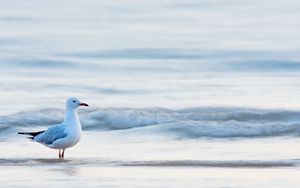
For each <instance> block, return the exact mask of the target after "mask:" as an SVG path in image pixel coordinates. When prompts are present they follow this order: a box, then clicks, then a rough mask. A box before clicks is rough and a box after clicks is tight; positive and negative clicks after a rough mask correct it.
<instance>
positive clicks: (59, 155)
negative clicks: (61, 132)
mask: <svg viewBox="0 0 300 188" xmlns="http://www.w3.org/2000/svg"><path fill="white" fill-rule="evenodd" d="M58 157H59V158H60V159H61V154H60V149H59V150H58Z"/></svg>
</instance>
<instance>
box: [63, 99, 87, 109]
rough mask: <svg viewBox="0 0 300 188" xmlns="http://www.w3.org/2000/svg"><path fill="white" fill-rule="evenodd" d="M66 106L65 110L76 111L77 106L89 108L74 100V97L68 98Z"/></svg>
mask: <svg viewBox="0 0 300 188" xmlns="http://www.w3.org/2000/svg"><path fill="white" fill-rule="evenodd" d="M66 106H67V109H76V108H78V107H79V106H89V105H88V104H86V103H83V102H81V101H80V100H78V99H76V98H75V97H70V98H68V99H67V102H66Z"/></svg>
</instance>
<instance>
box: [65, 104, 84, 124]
mask: <svg viewBox="0 0 300 188" xmlns="http://www.w3.org/2000/svg"><path fill="white" fill-rule="evenodd" d="M63 123H64V124H66V125H74V124H75V125H77V126H80V127H81V125H80V122H79V118H78V115H77V111H76V109H68V108H67V110H66V115H65V119H64V122H63Z"/></svg>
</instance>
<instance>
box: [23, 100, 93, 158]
mask: <svg viewBox="0 0 300 188" xmlns="http://www.w3.org/2000/svg"><path fill="white" fill-rule="evenodd" d="M80 106H89V105H88V104H86V103H82V102H80V100H78V99H76V98H74V97H71V98H68V99H67V101H66V114H65V119H64V121H63V122H62V123H61V124H57V125H53V126H51V127H49V128H48V129H47V130H43V131H38V132H18V134H25V135H30V137H28V138H29V139H32V140H33V141H35V142H38V143H40V144H43V145H45V146H47V147H49V148H52V149H58V150H59V151H58V156H59V159H63V158H64V157H65V150H66V149H67V148H69V147H72V146H74V145H75V144H77V143H78V142H79V140H80V138H81V124H80V121H79V118H78V115H77V111H76V109H77V108H78V107H80Z"/></svg>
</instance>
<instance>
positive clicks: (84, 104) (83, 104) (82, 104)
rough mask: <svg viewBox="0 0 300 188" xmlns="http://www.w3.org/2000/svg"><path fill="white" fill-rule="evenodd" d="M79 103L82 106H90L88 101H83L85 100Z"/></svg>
mask: <svg viewBox="0 0 300 188" xmlns="http://www.w3.org/2000/svg"><path fill="white" fill-rule="evenodd" d="M79 105H80V106H89V105H88V104H86V103H83V102H82V103H80V104H79Z"/></svg>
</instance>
